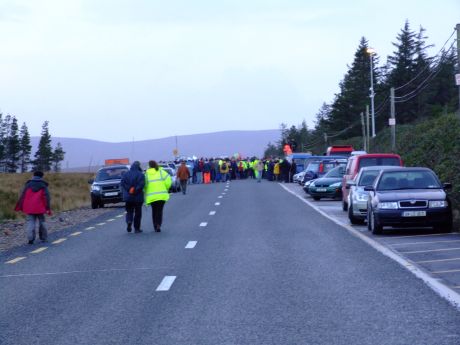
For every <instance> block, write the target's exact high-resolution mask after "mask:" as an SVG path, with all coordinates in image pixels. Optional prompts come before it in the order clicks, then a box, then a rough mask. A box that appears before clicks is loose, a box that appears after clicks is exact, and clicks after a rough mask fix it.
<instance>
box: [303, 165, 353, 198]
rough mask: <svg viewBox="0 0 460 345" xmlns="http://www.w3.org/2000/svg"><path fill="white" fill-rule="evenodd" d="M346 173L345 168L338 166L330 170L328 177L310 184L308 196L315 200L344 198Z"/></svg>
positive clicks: (325, 176)
mask: <svg viewBox="0 0 460 345" xmlns="http://www.w3.org/2000/svg"><path fill="white" fill-rule="evenodd" d="M344 173H345V167H344V166H337V167H335V168H334V169H332V170H330V171H329V172H328V173H327V174H326V175H324V176H323V177H321V178H318V179H316V180H314V181H313V182H311V183H310V186H309V187H308V194H310V195H311V196H312V197H313V199H315V200H320V199H321V198H333V199H335V198H342V188H341V186H342V177H343V174H344Z"/></svg>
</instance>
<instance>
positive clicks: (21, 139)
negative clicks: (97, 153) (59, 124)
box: [0, 113, 65, 173]
mask: <svg viewBox="0 0 460 345" xmlns="http://www.w3.org/2000/svg"><path fill="white" fill-rule="evenodd" d="M31 156H32V144H31V139H30V134H29V129H28V128H27V125H26V123H25V122H23V124H22V125H21V127H19V123H18V120H17V118H16V116H12V115H10V114H7V115H6V116H4V115H3V114H2V113H0V172H4V173H16V172H21V173H24V172H27V171H30V170H32V171H35V170H40V171H45V172H47V171H55V172H59V171H61V162H62V161H63V160H64V157H65V152H64V149H63V147H62V145H61V143H57V145H56V147H55V148H54V149H53V148H52V146H51V134H50V132H49V123H48V121H45V122H44V123H43V125H42V131H41V136H40V141H39V143H38V148H37V151H36V152H35V154H34V157H33V158H31Z"/></svg>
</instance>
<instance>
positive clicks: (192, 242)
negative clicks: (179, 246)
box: [185, 241, 198, 249]
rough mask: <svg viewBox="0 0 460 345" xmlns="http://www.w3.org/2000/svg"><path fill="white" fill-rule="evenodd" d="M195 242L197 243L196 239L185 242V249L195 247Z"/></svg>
mask: <svg viewBox="0 0 460 345" xmlns="http://www.w3.org/2000/svg"><path fill="white" fill-rule="evenodd" d="M197 243H198V241H189V242H188V243H187V245H186V246H185V249H193V248H195V246H196V244H197Z"/></svg>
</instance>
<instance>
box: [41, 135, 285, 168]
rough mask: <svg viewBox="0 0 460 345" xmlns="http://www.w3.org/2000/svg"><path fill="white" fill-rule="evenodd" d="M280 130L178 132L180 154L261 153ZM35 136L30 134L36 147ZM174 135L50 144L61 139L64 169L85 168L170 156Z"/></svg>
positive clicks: (225, 154)
mask: <svg viewBox="0 0 460 345" xmlns="http://www.w3.org/2000/svg"><path fill="white" fill-rule="evenodd" d="M279 138H280V131H279V130H278V129H274V130H261V131H225V132H215V133H204V134H193V135H182V136H177V141H178V148H179V155H180V156H187V157H190V156H193V155H195V156H197V157H216V156H231V155H233V154H234V153H240V154H241V155H243V156H245V157H246V156H261V155H262V154H263V152H264V150H265V148H266V146H267V144H268V143H269V142H272V143H274V142H275V141H277V140H279ZM38 140H39V138H38V137H32V145H33V147H34V148H36V147H37V144H38ZM175 140H176V139H175V137H167V138H161V139H152V140H143V141H134V142H120V143H109V142H103V141H97V140H89V139H77V138H58V137H53V138H52V141H53V143H52V144H53V147H54V146H55V145H56V143H57V142H60V143H61V144H62V146H63V148H64V151H65V152H66V155H65V160H64V162H63V164H62V167H63V169H64V170H71V171H88V170H89V169H91V171H92V170H94V169H95V167H96V166H100V165H103V164H104V160H105V159H108V158H130V160H131V161H133V160H139V161H141V162H147V161H148V160H150V159H155V160H171V159H172V158H173V150H174V148H175V146H176V144H175Z"/></svg>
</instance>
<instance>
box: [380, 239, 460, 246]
mask: <svg viewBox="0 0 460 345" xmlns="http://www.w3.org/2000/svg"><path fill="white" fill-rule="evenodd" d="M452 242H460V240H453V241H449V240H447V241H429V242H409V243H392V244H388V245H389V246H392V247H396V246H412V245H417V244H436V243H452Z"/></svg>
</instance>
